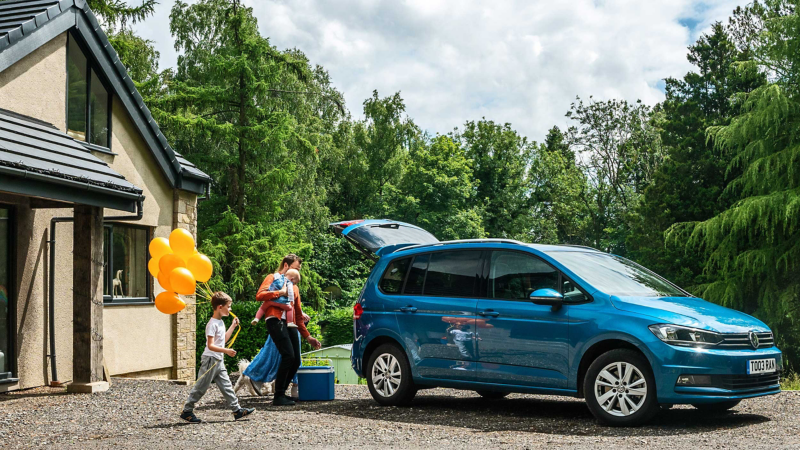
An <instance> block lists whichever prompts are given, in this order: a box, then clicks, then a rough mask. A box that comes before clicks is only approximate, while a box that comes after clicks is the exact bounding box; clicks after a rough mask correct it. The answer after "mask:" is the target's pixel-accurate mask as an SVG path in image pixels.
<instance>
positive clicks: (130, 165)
mask: <svg viewBox="0 0 800 450" xmlns="http://www.w3.org/2000/svg"><path fill="white" fill-rule="evenodd" d="M66 44H67V34H66V33H64V34H62V35H60V36H57V37H56V38H54V39H52V40H51V41H50V42H48V43H47V44H45V45H43V46H41V47H39V48H38V49H36V50H35V51H33V52H32V53H31V54H29V55H27V56H26V57H25V58H23V59H22V60H20V61H18V62H17V63H16V64H14V65H13V66H11V67H9V68H8V69H6V70H5V71H3V72H0V107H2V108H5V109H8V110H11V111H14V112H17V113H20V114H24V115H27V116H31V117H34V118H37V119H39V120H43V121H45V122H49V123H52V124H53V125H55V126H56V127H57V128H59V129H61V130H64V129H65V124H66ZM111 110H112V130H111V131H112V138H111V151H112V152H114V153H116V155H109V154H105V153H101V152H93V153H94V154H95V156H98V157H100V158H101V159H103V160H104V161H105V162H106V163H108V164H109V166H110V167H111V168H112V169H113V170H115V171H117V172H118V173H120V174H121V175H123V176H124V177H125V178H126V179H127V180H128V181H130V182H131V183H133V184H135V185H136V186H138V187H140V188H142V189H143V190H144V195H145V196H146V199H145V202H144V216H143V218H142V220H141V221H138V222H130V223H132V224H136V225H145V226H148V227H152V228H151V229H152V230H153V237H159V236H161V237H168V236H169V233H170V231H171V230H172V229H173V228H176V227H181V228H185V229H187V230H189V231H191V232H192V234H193V235H195V237H196V223H197V210H196V207H197V197H196V195H195V194H193V193H190V192H185V191H180V190H173V189H172V188H171V187H170V185H169V183H168V181H167V179H166V177H165V176H164V174H163V173H162V172H161V169H160V168H159V166H158V165H157V163H156V161H155V159H154V157H153V155H152V154H151V152H150V151H149V150H148V148H147V147H146V146H145V143H144V141H143V140H142V138H141V137H140V134H139V132H138V131H137V129H136V127H135V126H134V124H133V122H132V120H131V118H130V116H129V115H128V113H127V112H126V111H125V109H124V107H123V106H122V104H121V103H120V102H119V100H118V99H117V98H116V96H114V99H113V103H112V108H111ZM0 202H5V203H12V204H14V205H15V207H16V217H17V221H16V223H17V227H18V228H17V244H16V254H17V264H16V270H17V273H16V279H17V286H18V290H17V293H16V294H17V295H16V297H17V298H16V301H17V308H16V315H17V324H16V325H17V329H16V338H17V342H16V349H17V351H16V357H17V374H16V377H18V378H19V382H18V383H16V384H11V385H0V391H5V390H14V389H23V388H29V387H35V386H42V385H46V384H48V383H49V382H50V381H51V380H50V365H49V361H48V358H47V355H48V353H49V348H48V342H49V341H48V339H49V337H48V326H49V325H48V322H47V320H48V317H47V309H48V298H47V295H48V276H49V273H48V264H49V248H48V245H47V240H48V239H49V238H50V237H49V226H50V219H51V218H52V217H61V216H68V217H71V216H72V214H73V210H72V209H71V208H59V209H33V208H31V207H30V199H29V198H26V197H22V196H15V195H10V194H2V193H0ZM127 214H129V213H125V212H120V211H115V210H109V209H106V210H105V215H106V216H110V215H127ZM71 252H72V225H71V224H70V223H61V224H59V225H58V228H57V236H56V256H57V260H56V271H55V273H56V279H55V282H56V283H55V292H56V295H55V300H56V302H55V311H56V312H55V321H56V323H55V325H56V326H55V330H56V331H55V334H56V360H57V369H58V375H59V378H61V381H65V380H69V379H71V377H72V332H73V329H72V267H71V264H72V253H71ZM151 282H152V283H153V285H152V292H153V296H155V295H158V293H160V292H162V289H161V288H160V287H159V286H158V283H157V282H155V280H151ZM185 300H186V301H187V303H193V302H194V299H193V297H187V298H185ZM103 346H104V349H103V350H104V357H105V360H106V364H107V366H108V369H109V372H110V373H111V374H112V375H121V376H130V377H145V378H162V379H167V378H173V379H174V378H177V379H184V380H193V379H194V377H195V370H194V367H195V363H194V361H195V359H194V358H195V356H194V351H195V310H194V307H187V308H186V310H184V311H183V312H181V313H179V314H177V315H173V316H167V315H164V314H162V313H160V312H158V311H157V310H156V309H155V307H154V306H153V304H152V303H144V304H138V305H137V304H129V305H106V306H105V307H104V309H103Z"/></svg>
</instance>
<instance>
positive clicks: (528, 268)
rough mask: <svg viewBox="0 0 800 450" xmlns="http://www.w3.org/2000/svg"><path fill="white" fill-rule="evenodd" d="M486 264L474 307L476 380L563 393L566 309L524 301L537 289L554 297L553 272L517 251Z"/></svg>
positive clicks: (497, 254) (566, 365)
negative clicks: (486, 273) (550, 291)
mask: <svg viewBox="0 0 800 450" xmlns="http://www.w3.org/2000/svg"><path fill="white" fill-rule="evenodd" d="M487 263H488V264H489V276H488V280H487V281H488V285H487V298H485V299H480V300H478V305H477V316H478V328H477V333H478V334H479V336H478V339H477V349H478V353H477V379H478V381H482V382H487V383H498V384H511V385H520V386H536V387H547V388H566V387H567V375H568V370H569V360H568V350H569V347H568V337H569V335H568V330H569V320H568V314H567V308H568V307H567V306H559V307H553V306H547V305H536V304H534V303H533V302H531V300H530V294H531V293H532V292H533V291H535V290H538V289H544V288H550V289H555V290H556V291H558V292H560V291H561V286H559V284H560V274H559V272H558V271H557V270H556V269H555V268H553V267H552V266H550V265H549V264H547V263H546V262H544V261H543V260H541V259H539V258H538V257H536V256H535V255H533V254H530V253H527V252H522V251H511V250H496V251H493V252H491V255H490V256H489V258H488V260H487Z"/></svg>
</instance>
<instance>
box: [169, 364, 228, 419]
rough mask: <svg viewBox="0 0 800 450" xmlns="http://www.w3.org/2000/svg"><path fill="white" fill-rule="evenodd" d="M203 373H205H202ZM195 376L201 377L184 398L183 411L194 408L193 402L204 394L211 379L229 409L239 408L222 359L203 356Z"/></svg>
mask: <svg viewBox="0 0 800 450" xmlns="http://www.w3.org/2000/svg"><path fill="white" fill-rule="evenodd" d="M206 372H208V373H206ZM204 373H205V375H203V374H204ZM197 376H198V377H202V378H200V379H198V380H197V383H195V385H194V386H193V387H192V390H191V392H189V398H188V399H187V400H186V404H185V405H183V411H184V412H190V411H193V410H194V405H195V403H197V402H198V401H199V400H200V399H201V398H202V397H203V395H205V393H206V391H207V390H208V388H209V387H210V386H211V382H212V381H213V382H214V383H216V384H217V387H218V388H219V391H220V392H221V393H222V396H223V397H225V400H226V401H227V402H228V407H229V408H230V409H231V411H233V412H236V411H238V410H239V408H240V407H239V399H238V398H236V393H235V392H233V385H232V384H231V379H230V378H228V370H227V369H225V364H224V363H223V362H222V360H220V359H216V358H212V357H211V356H203V357H202V358H201V359H200V370H198V371H197Z"/></svg>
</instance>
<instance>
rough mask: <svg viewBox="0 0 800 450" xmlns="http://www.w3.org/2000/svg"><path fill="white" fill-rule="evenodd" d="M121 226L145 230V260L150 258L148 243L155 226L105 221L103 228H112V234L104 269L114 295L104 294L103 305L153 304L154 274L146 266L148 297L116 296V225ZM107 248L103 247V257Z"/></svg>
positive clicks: (106, 279)
mask: <svg viewBox="0 0 800 450" xmlns="http://www.w3.org/2000/svg"><path fill="white" fill-rule="evenodd" d="M115 225H116V226H119V227H121V228H135V229H139V230H145V232H146V236H145V261H149V260H150V249H149V248H148V247H149V246H148V245H146V243H147V242H150V241H151V240H152V239H153V227H148V226H146V225H134V224H131V223H127V222H104V223H103V230H104V231H105V229H106V228H110V233H111V234H110V235H109V239H108V241H109V243H110V244H111V245H109V248H108V261H107V262H106V261H103V270H104V271H105V273H104V277H105V281H106V283H107V286H109V288H110V290H111V292H112V295H105V294H103V306H110V305H130V304H136V305H142V304H152V303H154V302H155V299H154V298H153V275H151V274H150V270H149V269H148V268H147V267H145V277H146V280H147V281H146V282H145V285H146V289H147V296H146V297H117V298H114V296H113V292H114V290H113V289H114V287H113V286H114V283H113V280H114V226H115ZM105 250H106V249H105V248H104V249H103V258H105V256H106V252H105Z"/></svg>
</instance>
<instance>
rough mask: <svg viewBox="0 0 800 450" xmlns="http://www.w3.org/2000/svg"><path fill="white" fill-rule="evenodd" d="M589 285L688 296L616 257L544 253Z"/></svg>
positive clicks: (629, 293) (623, 292)
mask: <svg viewBox="0 0 800 450" xmlns="http://www.w3.org/2000/svg"><path fill="white" fill-rule="evenodd" d="M547 254H548V256H550V257H552V258H553V259H555V260H556V261H558V262H559V263H561V264H563V265H564V266H565V267H566V268H567V269H569V270H571V271H572V272H574V273H575V274H576V275H578V276H579V277H581V278H583V279H584V280H585V281H586V282H587V283H589V284H591V285H592V287H595V288H597V289H598V290H600V291H601V292H604V293H606V294H608V295H617V296H620V297H687V295H686V293H685V292H683V291H682V290H680V288H678V287H677V286H675V285H673V284H671V283H669V282H668V281H666V280H664V279H662V278H661V277H659V276H658V275H656V274H655V273H653V272H651V271H649V270H647V269H645V268H644V267H642V266H640V265H638V264H636V263H634V262H633V261H629V260H627V259H625V258H621V257H619V256H614V255H609V254H607V253H590V252H563V251H553V252H547Z"/></svg>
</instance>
